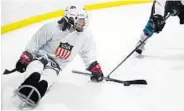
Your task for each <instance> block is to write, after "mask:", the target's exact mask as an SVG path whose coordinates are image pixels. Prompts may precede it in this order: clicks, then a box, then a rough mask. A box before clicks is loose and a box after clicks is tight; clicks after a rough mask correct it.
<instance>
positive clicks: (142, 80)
mask: <svg viewBox="0 0 184 111" xmlns="http://www.w3.org/2000/svg"><path fill="white" fill-rule="evenodd" d="M127 82H129V83H130V84H142V85H147V84H148V83H147V81H146V80H144V79H140V80H131V81H127Z"/></svg>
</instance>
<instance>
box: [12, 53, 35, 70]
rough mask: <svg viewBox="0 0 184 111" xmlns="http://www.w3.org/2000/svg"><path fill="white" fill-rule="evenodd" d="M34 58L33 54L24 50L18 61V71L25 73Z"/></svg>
mask: <svg viewBox="0 0 184 111" xmlns="http://www.w3.org/2000/svg"><path fill="white" fill-rule="evenodd" d="M32 60H33V56H32V54H30V53H29V52H27V51H24V52H23V53H22V55H21V56H20V59H19V60H18V61H17V63H16V69H17V71H18V72H20V73H23V72H25V71H26V67H27V65H28V64H29V63H30V62H31V61H32Z"/></svg>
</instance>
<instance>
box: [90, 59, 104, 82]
mask: <svg viewBox="0 0 184 111" xmlns="http://www.w3.org/2000/svg"><path fill="white" fill-rule="evenodd" d="M88 70H89V71H91V73H92V76H91V78H90V79H91V81H93V82H101V81H102V80H103V77H104V75H103V72H102V70H101V67H100V65H99V64H98V62H97V61H95V62H93V63H92V64H91V65H90V66H89V68H88Z"/></svg>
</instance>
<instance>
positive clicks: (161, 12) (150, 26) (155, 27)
mask: <svg viewBox="0 0 184 111" xmlns="http://www.w3.org/2000/svg"><path fill="white" fill-rule="evenodd" d="M168 14H170V15H171V16H177V17H178V18H179V23H180V24H184V0H177V1H169V0H155V1H154V2H153V5H152V10H151V16H150V18H149V20H148V22H147V25H146V26H145V28H144V30H143V33H142V34H141V37H140V40H139V42H138V43H137V45H136V46H139V45H140V43H142V42H143V41H144V40H145V39H146V38H147V37H151V36H152V35H153V33H159V32H161V31H162V29H163V28H164V26H165V24H166V21H165V20H164V18H165V17H166V16H167V15H168ZM145 43H146V42H144V43H142V45H140V47H138V48H137V49H136V53H137V54H138V55H140V54H142V52H143V50H144V46H145Z"/></svg>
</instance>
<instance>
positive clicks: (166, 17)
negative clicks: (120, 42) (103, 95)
mask: <svg viewBox="0 0 184 111" xmlns="http://www.w3.org/2000/svg"><path fill="white" fill-rule="evenodd" d="M170 16H171V14H170V13H169V14H168V15H167V16H165V19H164V21H166V20H167V19H168V18H169V17H170ZM148 38H150V37H147V38H146V39H144V40H143V41H142V42H141V43H140V44H139V45H138V46H137V47H136V48H135V49H134V50H132V52H130V53H129V54H128V56H126V58H125V59H123V60H122V61H121V62H120V63H119V64H118V65H117V66H116V67H115V68H114V69H113V70H112V71H111V72H110V73H109V74H108V76H107V78H109V77H110V75H111V74H112V73H113V72H114V71H115V70H116V69H117V68H118V67H119V66H121V64H123V63H124V62H125V61H126V60H127V59H128V58H129V57H130V56H131V55H132V54H133V53H134V52H135V51H136V50H137V49H138V48H139V47H140V46H141V45H142V44H144V43H145V42H146V41H147V40H148Z"/></svg>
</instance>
